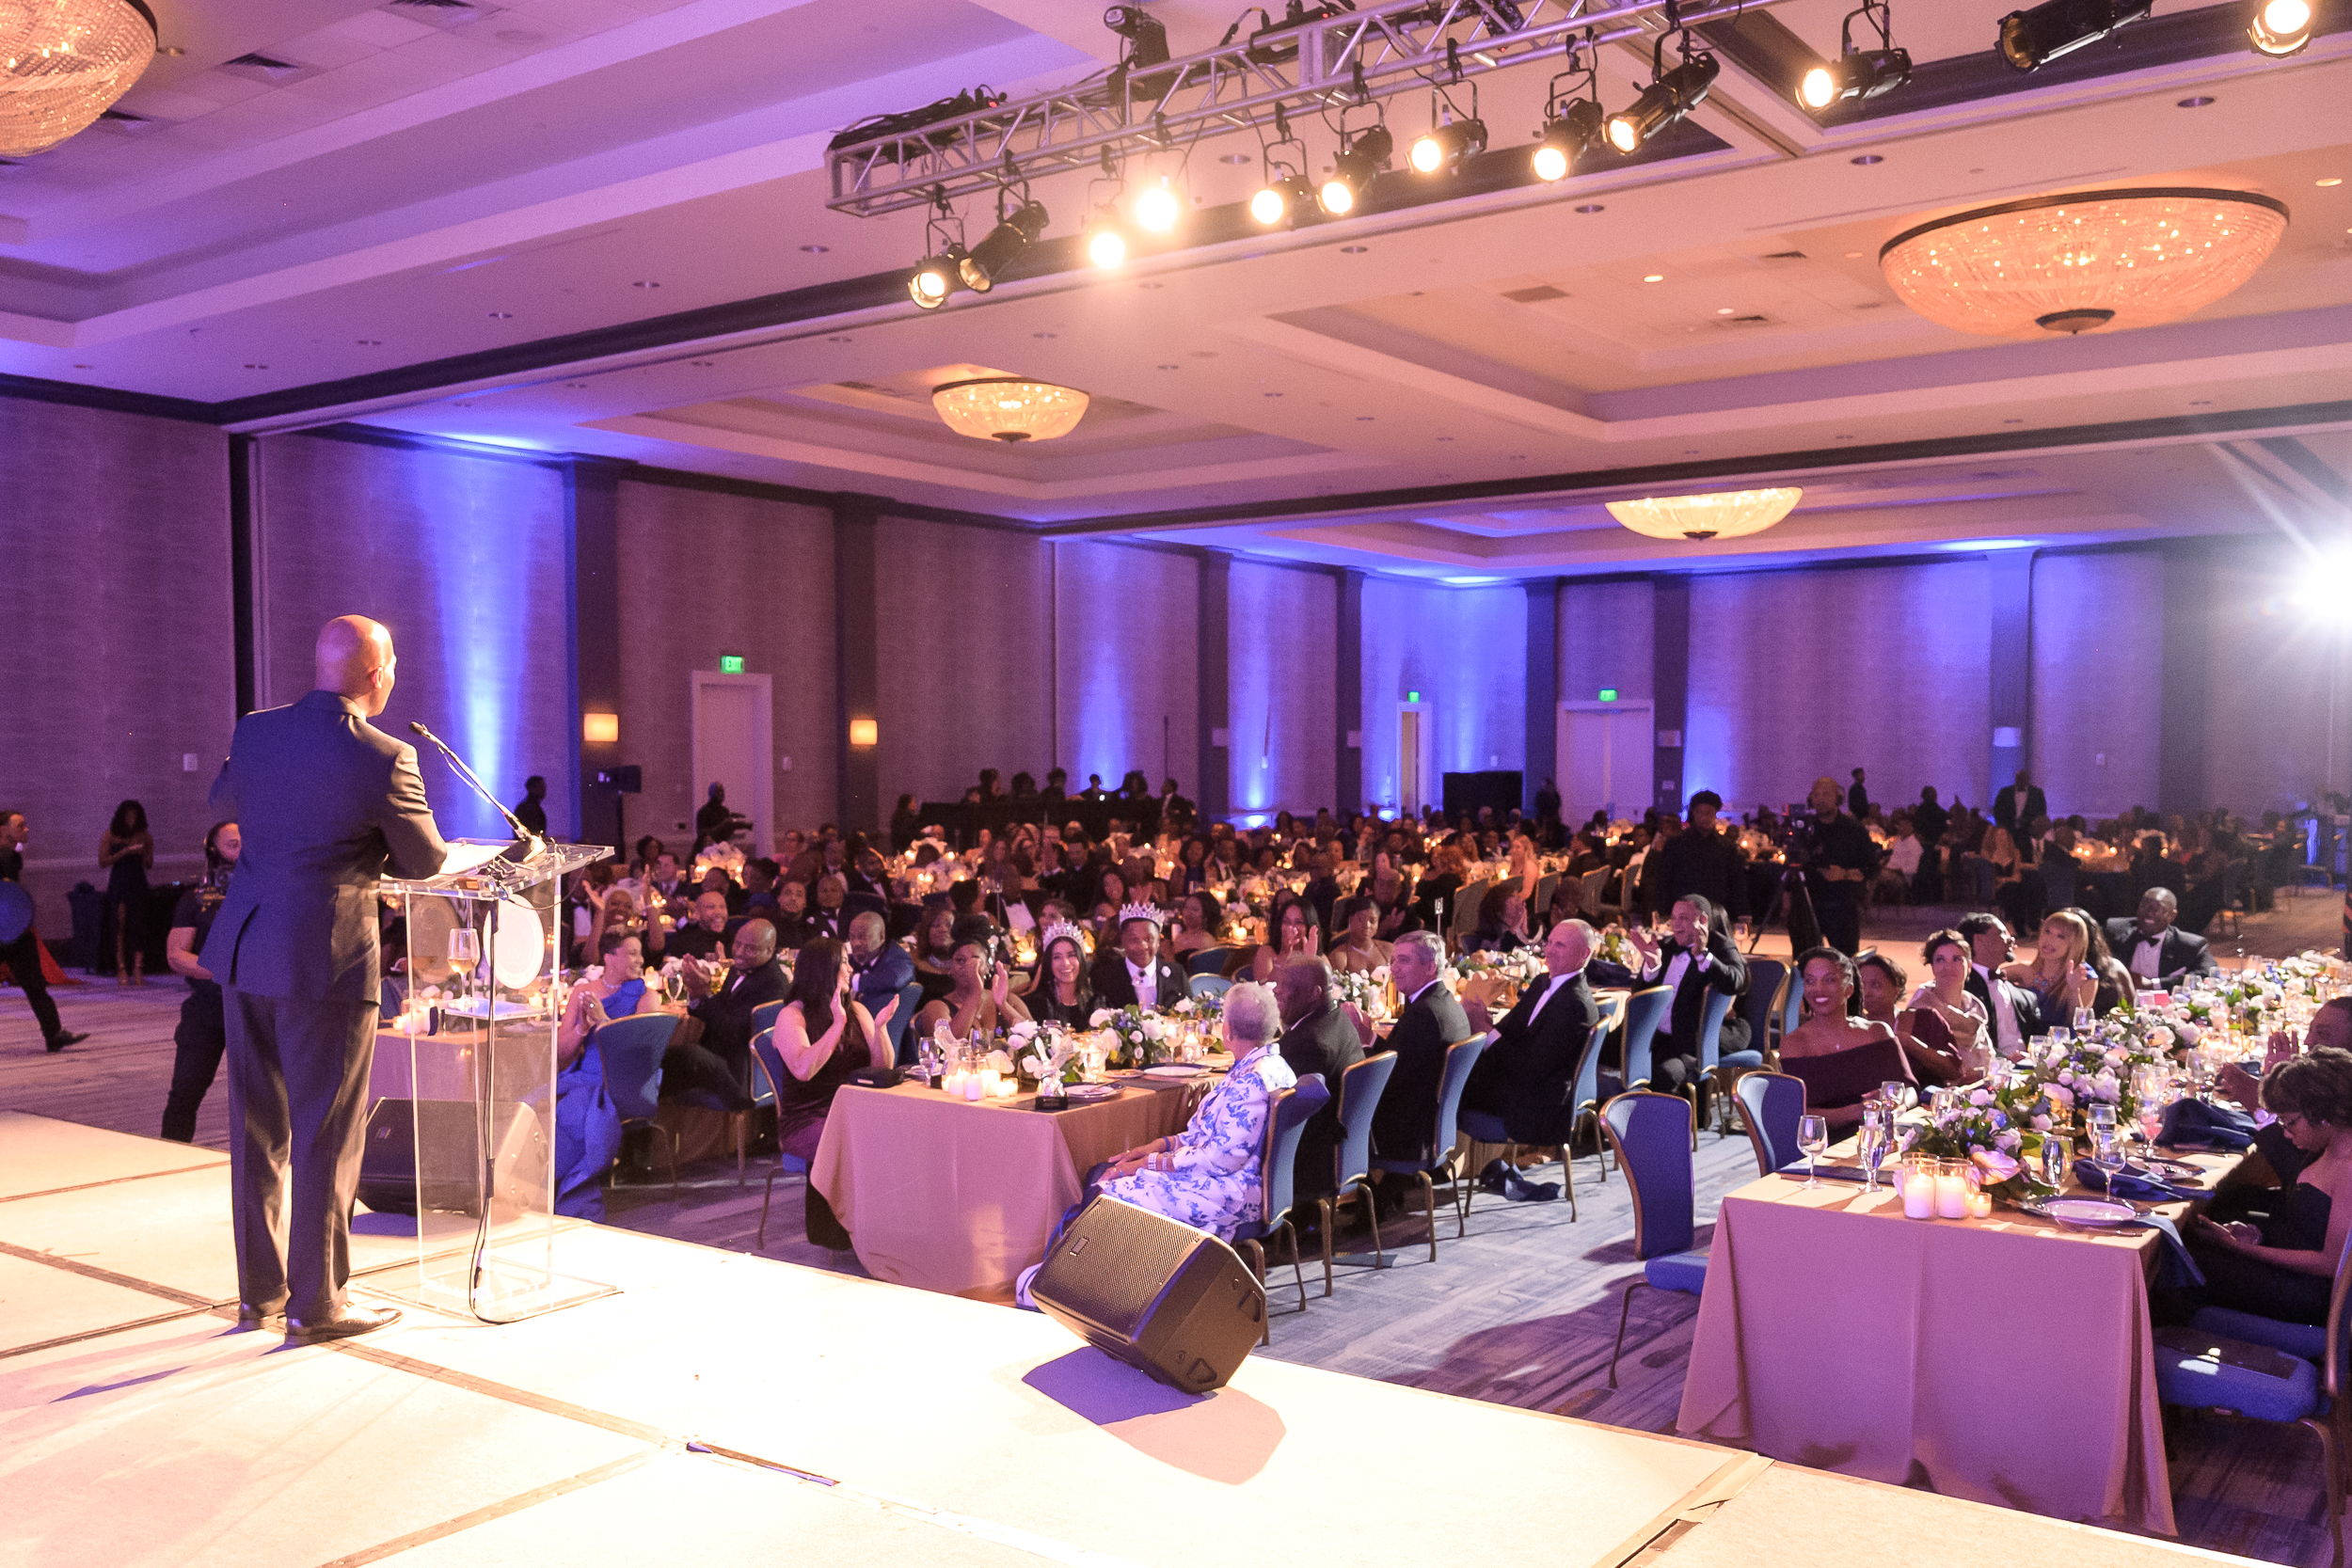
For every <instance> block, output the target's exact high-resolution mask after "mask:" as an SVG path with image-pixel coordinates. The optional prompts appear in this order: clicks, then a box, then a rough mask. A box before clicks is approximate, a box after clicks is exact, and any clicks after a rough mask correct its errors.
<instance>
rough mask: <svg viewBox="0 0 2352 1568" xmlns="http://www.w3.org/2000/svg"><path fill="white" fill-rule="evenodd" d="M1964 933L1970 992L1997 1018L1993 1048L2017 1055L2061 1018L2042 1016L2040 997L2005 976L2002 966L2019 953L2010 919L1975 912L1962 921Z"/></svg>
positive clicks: (1961, 927)
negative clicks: (2029, 1041) (2012, 939)
mask: <svg viewBox="0 0 2352 1568" xmlns="http://www.w3.org/2000/svg"><path fill="white" fill-rule="evenodd" d="M1960 934H1961V936H1962V937H1963V938H1964V939H1965V940H1966V941H1967V943H1968V954H1969V958H1970V960H1971V962H1970V967H1969V970H1968V994H1969V995H1971V996H1973V997H1975V998H1976V999H1977V1000H1978V1001H1979V1002H1980V1003H1982V1004H1984V1011H1985V1016H1986V1017H1987V1018H1989V1019H1991V1020H1992V1021H1993V1049H1994V1050H1995V1051H1997V1052H1999V1053H2001V1054H2002V1055H2004V1056H2014V1055H2016V1054H2017V1053H2019V1052H2021V1051H2023V1050H2025V1048H2026V1041H2028V1040H2030V1039H2032V1038H2033V1037H2034V1036H2036V1035H2039V1034H2041V1033H2042V1032H2043V1030H2044V1029H2046V1028H2047V1027H2048V1026H2049V1024H2050V1023H2051V1022H2057V1021H2056V1020H2045V1019H2043V1018H2042V1000H2041V998H2040V997H2038V996H2036V995H2035V994H2034V993H2033V992H2032V991H2030V990H2026V988H2025V987H2023V986H2020V985H2016V984H2013V983H2012V982H2010V981H2009V980H2007V979H2004V978H2003V977H2002V975H2001V966H2002V965H2003V964H2005V963H2008V962H2010V960H2011V959H2013V958H2016V957H2017V944H2016V943H2015V942H2013V941H2011V940H2010V931H2009V925H2008V923H2007V922H2006V921H2004V920H2002V919H2001V917H2000V916H1999V915H1994V914H1972V915H1970V916H1969V917H1968V918H1967V919H1965V920H1963V921H1962V922H1961V923H1960Z"/></svg>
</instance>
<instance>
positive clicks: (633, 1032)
mask: <svg viewBox="0 0 2352 1568" xmlns="http://www.w3.org/2000/svg"><path fill="white" fill-rule="evenodd" d="M676 1028H677V1020H676V1018H675V1017H674V1016H673V1015H671V1014H669V1013H637V1014H633V1015H631V1016H630V1017H628V1018H616V1019H614V1020H613V1021H612V1022H610V1023H608V1024H606V1025H605V1026H604V1027H603V1028H601V1029H598V1030H597V1031H596V1056H597V1058H598V1059H599V1060H600V1061H602V1062H603V1064H604V1092H605V1093H606V1094H608V1095H610V1096H612V1108H613V1109H614V1110H616V1111H618V1112H620V1113H621V1126H622V1128H623V1129H624V1130H627V1129H628V1128H629V1127H631V1126H636V1127H644V1128H650V1129H651V1130H652V1132H653V1135H654V1141H655V1142H656V1143H660V1142H661V1140H662V1136H663V1132H664V1130H663V1128H662V1127H661V1125H660V1123H659V1122H657V1121H655V1120H654V1117H656V1116H658V1115H660V1110H661V1053H663V1052H664V1051H667V1050H668V1049H669V1048H670V1036H671V1033H672V1032H673V1031H675V1029H676ZM669 1155H670V1196H672V1197H673V1198H675V1197H676V1196H678V1184H677V1135H676V1134H675V1133H671V1134H669Z"/></svg>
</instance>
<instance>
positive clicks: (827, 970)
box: [773, 937, 898, 1160]
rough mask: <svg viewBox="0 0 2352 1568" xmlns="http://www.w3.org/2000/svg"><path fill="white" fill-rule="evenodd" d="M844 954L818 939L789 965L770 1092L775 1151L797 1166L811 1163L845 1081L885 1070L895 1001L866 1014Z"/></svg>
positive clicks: (833, 944)
mask: <svg viewBox="0 0 2352 1568" xmlns="http://www.w3.org/2000/svg"><path fill="white" fill-rule="evenodd" d="M854 978H855V976H854V974H852V972H851V970H850V960H849V950H848V949H847V948H845V947H843V946H842V945H841V943H839V942H834V940H832V939H831V938H830V937H819V938H818V939H817V940H816V941H815V942H810V943H809V944H808V945H807V946H805V947H803V948H802V949H801V952H800V957H799V958H796V959H794V960H793V965H792V989H791V991H790V993H789V997H790V999H789V1000H788V1001H787V1002H786V1003H785V1005H784V1009H783V1011H781V1012H779V1013H778V1014H776V1024H775V1035H774V1037H773V1038H774V1041H775V1047H776V1054H777V1055H778V1056H780V1057H782V1058H783V1059H784V1070H785V1075H786V1076H785V1081H784V1082H783V1083H781V1084H778V1085H776V1147H777V1148H779V1149H780V1150H782V1151H783V1152H784V1153H786V1154H789V1155H793V1156H796V1157H797V1158H799V1159H802V1160H812V1159H814V1158H816V1155H817V1144H818V1139H819V1138H821V1137H822V1136H823V1135H824V1131H825V1114H826V1113H827V1112H828V1111H830V1110H832V1109H833V1097H834V1093H835V1092H836V1091H838V1090H839V1089H840V1087H841V1085H844V1084H846V1083H848V1082H849V1081H850V1077H851V1075H853V1074H855V1073H859V1072H863V1071H865V1070H866V1069H868V1068H886V1067H889V1066H890V1065H891V1053H890V1037H889V1035H888V1034H887V1033H886V1031H887V1030H888V1029H889V1027H890V1019H891V1015H892V1013H893V1012H894V1011H895V1010H896V1009H897V1007H898V998H897V997H895V996H894V997H892V998H891V999H890V1000H889V1001H888V1002H885V1003H883V1004H882V1011H881V1012H879V1013H869V1012H867V1011H866V1004H865V1003H863V1002H860V1001H859V1000H858V999H857V993H856V992H855V990H852V989H851V985H852V981H853V980H854Z"/></svg>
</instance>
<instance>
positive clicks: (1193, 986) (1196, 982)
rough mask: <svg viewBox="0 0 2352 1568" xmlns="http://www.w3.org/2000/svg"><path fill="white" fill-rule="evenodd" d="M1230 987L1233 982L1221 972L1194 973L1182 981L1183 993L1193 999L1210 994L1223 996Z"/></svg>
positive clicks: (1231, 987)
mask: <svg viewBox="0 0 2352 1568" xmlns="http://www.w3.org/2000/svg"><path fill="white" fill-rule="evenodd" d="M1232 989H1233V982H1232V981H1231V980H1228V979H1227V978H1226V977H1225V976H1224V975H1222V974H1196V975H1194V976H1193V977H1192V978H1191V979H1189V980H1187V981H1185V982H1184V991H1185V994H1186V995H1189V996H1191V997H1193V998H1194V999H1195V1000H1199V999H1200V998H1203V997H1210V996H1223V995H1224V994H1225V993H1226V992H1227V991H1229V990H1232Z"/></svg>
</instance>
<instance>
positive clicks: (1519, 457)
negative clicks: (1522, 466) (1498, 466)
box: [1511, 451, 1527, 463]
mask: <svg viewBox="0 0 2352 1568" xmlns="http://www.w3.org/2000/svg"><path fill="white" fill-rule="evenodd" d="M1511 461H1512V462H1514V463H1524V462H1526V461H1527V453H1525V452H1523V451H1515V452H1513V453H1512V454H1511Z"/></svg>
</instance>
